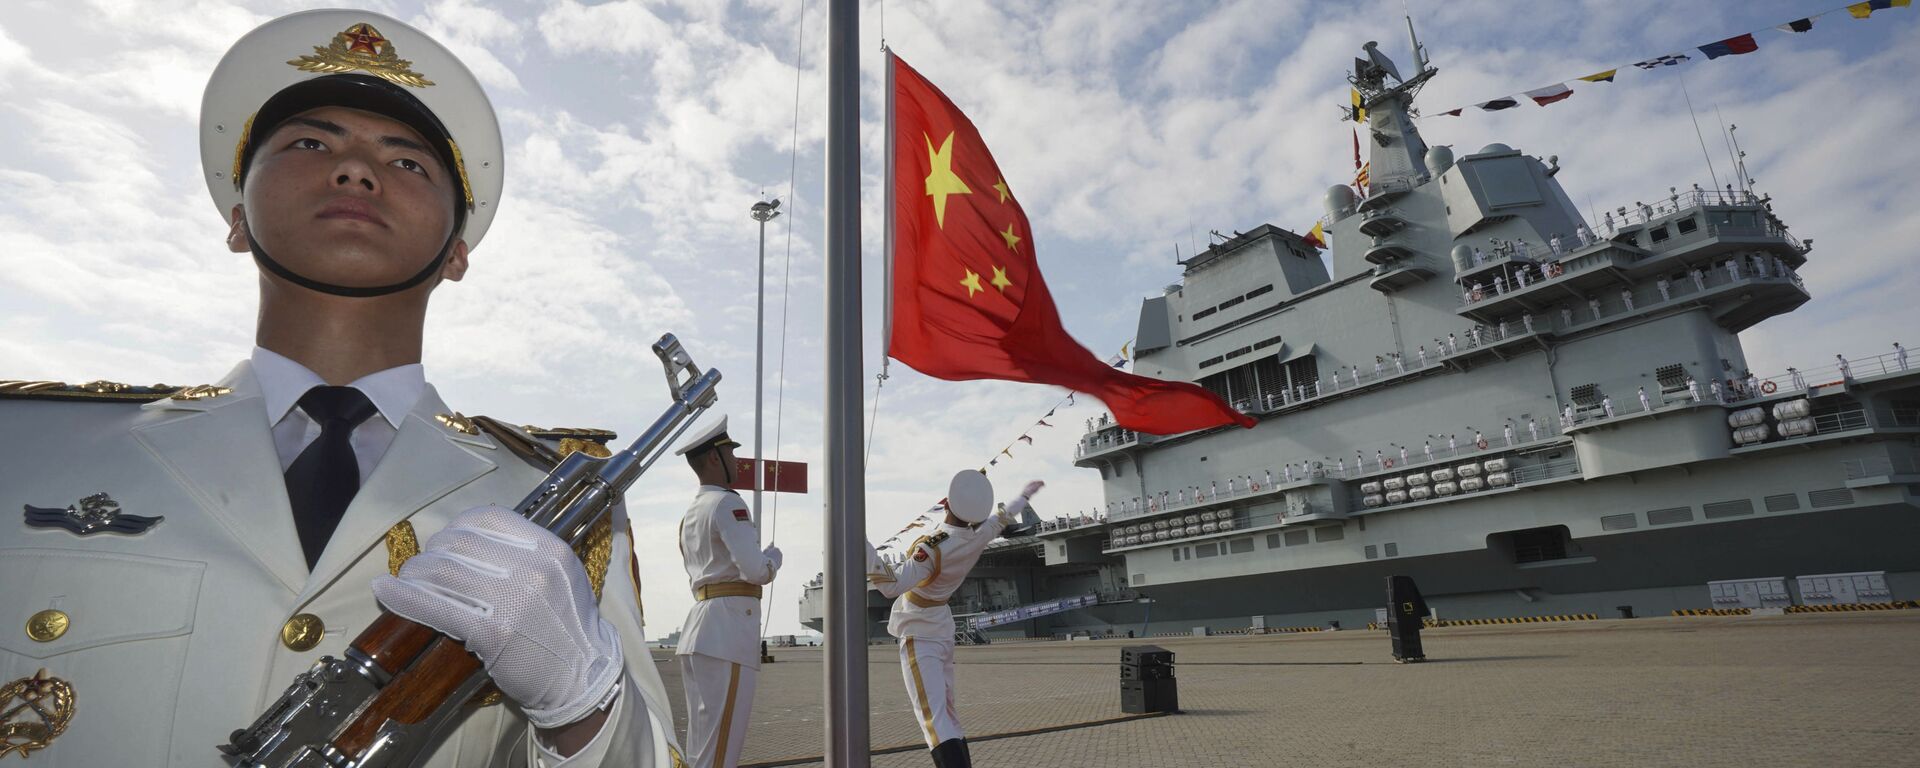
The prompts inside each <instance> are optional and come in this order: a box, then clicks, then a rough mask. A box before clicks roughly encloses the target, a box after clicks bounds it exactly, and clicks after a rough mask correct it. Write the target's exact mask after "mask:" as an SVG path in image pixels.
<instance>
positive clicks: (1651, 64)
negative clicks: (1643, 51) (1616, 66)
mask: <svg viewBox="0 0 1920 768" xmlns="http://www.w3.org/2000/svg"><path fill="white" fill-rule="evenodd" d="M1691 60H1693V57H1691V56H1688V55H1686V54H1684V53H1669V54H1667V55H1665V56H1655V57H1653V58H1651V59H1647V60H1646V61H1636V62H1634V63H1633V65H1634V66H1636V67H1639V68H1641V69H1657V68H1660V67H1672V66H1678V65H1679V64H1681V63H1683V62H1687V61H1691Z"/></svg>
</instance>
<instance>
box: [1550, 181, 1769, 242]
mask: <svg viewBox="0 0 1920 768" xmlns="http://www.w3.org/2000/svg"><path fill="white" fill-rule="evenodd" d="M1654 198H1655V199H1654V201H1653V202H1652V203H1643V202H1636V203H1635V204H1634V205H1622V206H1619V207H1617V208H1614V209H1612V210H1602V211H1601V217H1600V220H1599V221H1593V222H1588V223H1587V226H1590V227H1595V228H1605V226H1606V222H1607V220H1608V216H1609V215H1611V217H1612V221H1613V224H1614V227H1615V231H1618V228H1620V227H1626V226H1632V225H1634V224H1645V223H1647V222H1648V221H1652V220H1653V219H1658V218H1660V217H1663V216H1670V215H1673V214H1676V213H1679V212H1681V211H1684V210H1687V209H1689V208H1704V207H1706V206H1722V207H1724V206H1730V205H1740V206H1757V205H1760V203H1761V200H1760V197H1759V196H1758V195H1755V194H1754V193H1752V192H1748V191H1746V190H1740V189H1736V190H1733V191H1731V192H1728V191H1714V190H1710V189H1700V190H1697V191H1696V190H1692V189H1686V190H1668V192H1667V194H1664V195H1654ZM1609 234H1611V233H1609Z"/></svg>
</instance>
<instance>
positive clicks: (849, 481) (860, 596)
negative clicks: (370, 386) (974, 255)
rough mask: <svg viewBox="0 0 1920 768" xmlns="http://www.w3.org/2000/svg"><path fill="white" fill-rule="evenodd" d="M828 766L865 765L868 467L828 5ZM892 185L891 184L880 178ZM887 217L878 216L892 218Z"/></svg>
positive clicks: (852, 234)
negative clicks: (866, 465) (861, 427)
mask: <svg viewBox="0 0 1920 768" xmlns="http://www.w3.org/2000/svg"><path fill="white" fill-rule="evenodd" d="M826 149H827V169H826V170H827V184H826V221H827V236H826V244H827V254H826V255H827V263H826V284H827V295H826V301H827V317H826V321H827V322H826V337H827V338H826V341H827V371H826V374H827V381H826V384H827V386H826V403H825V417H826V418H825V422H826V424H825V426H826V450H825V452H824V454H823V457H824V458H825V464H826V470H825V472H824V473H823V474H824V476H825V482H826V505H827V508H826V512H827V514H826V515H825V518H826V549H827V553H826V554H827V562H826V573H825V581H826V589H825V596H826V602H827V606H826V607H827V617H826V623H825V625H824V626H823V627H822V628H823V629H824V630H825V631H824V633H823V634H824V635H825V642H826V653H825V654H824V655H825V662H826V663H825V664H824V665H823V667H824V671H825V675H826V680H825V683H826V685H825V690H826V694H827V701H826V718H825V720H826V764H827V765H829V766H834V768H867V767H868V765H869V761H870V760H869V755H868V749H869V747H870V743H869V738H868V723H867V620H866V613H867V585H866V573H865V571H866V555H865V551H864V549H863V546H864V542H865V534H866V519H867V511H866V477H865V474H866V467H865V464H866V461H865V457H864V456H863V455H862V454H861V442H862V441H861V439H860V438H861V430H860V426H861V424H860V422H861V414H860V410H861V409H860V399H861V395H862V394H863V392H864V390H865V386H864V382H863V381H862V370H861V362H862V360H861V349H860V347H861V336H860V334H861V325H860V323H861V320H860V300H861V296H860V6H859V0H830V2H829V3H828V4H827V147H826ZM886 183H888V184H891V183H892V180H891V179H888V180H886ZM892 214H893V212H892V211H887V212H886V215H888V216H891V215H892Z"/></svg>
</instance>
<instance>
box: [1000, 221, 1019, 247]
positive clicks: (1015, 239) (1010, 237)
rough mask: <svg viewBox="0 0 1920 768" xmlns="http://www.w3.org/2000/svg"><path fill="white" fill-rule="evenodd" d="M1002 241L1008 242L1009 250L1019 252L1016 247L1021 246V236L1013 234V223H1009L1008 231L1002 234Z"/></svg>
mask: <svg viewBox="0 0 1920 768" xmlns="http://www.w3.org/2000/svg"><path fill="white" fill-rule="evenodd" d="M1000 239H1002V240H1005V241H1007V249H1008V250H1018V249H1016V248H1015V247H1014V246H1017V245H1019V244H1020V236H1019V235H1016V234H1014V233H1013V222H1011V221H1009V222H1007V229H1006V231H1004V232H1001V233H1000Z"/></svg>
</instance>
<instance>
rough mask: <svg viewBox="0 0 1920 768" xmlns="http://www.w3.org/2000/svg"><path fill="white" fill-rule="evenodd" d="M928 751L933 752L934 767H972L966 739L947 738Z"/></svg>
mask: <svg viewBox="0 0 1920 768" xmlns="http://www.w3.org/2000/svg"><path fill="white" fill-rule="evenodd" d="M928 751H929V752H931V753H932V754H933V766H934V768H973V757H972V756H971V755H969V754H968V753H967V740H966V739H947V740H946V741H943V742H940V745H939V746H937V747H934V748H933V749H931V750H928Z"/></svg>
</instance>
